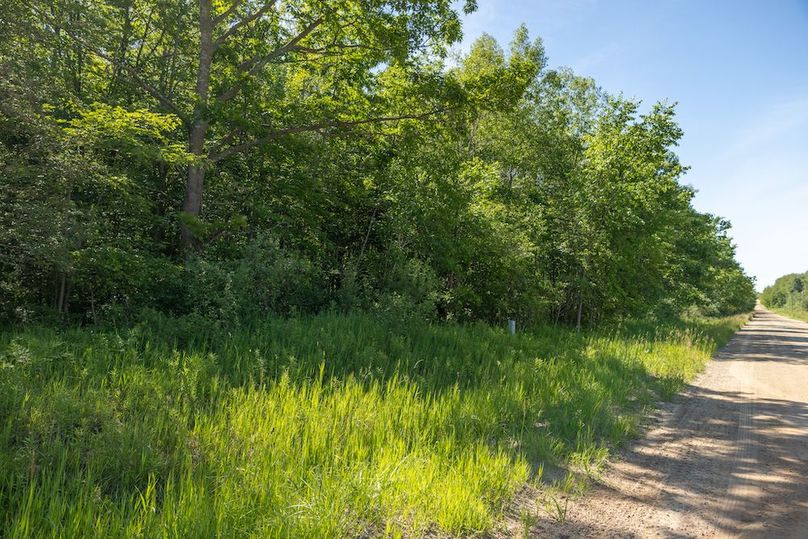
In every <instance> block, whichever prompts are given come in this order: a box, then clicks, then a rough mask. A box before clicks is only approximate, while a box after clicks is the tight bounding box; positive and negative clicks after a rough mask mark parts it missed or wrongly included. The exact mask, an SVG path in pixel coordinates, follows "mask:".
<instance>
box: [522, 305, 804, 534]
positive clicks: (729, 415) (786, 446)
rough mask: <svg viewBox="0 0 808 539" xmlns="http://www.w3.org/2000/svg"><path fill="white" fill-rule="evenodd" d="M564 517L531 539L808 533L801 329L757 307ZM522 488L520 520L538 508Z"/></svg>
mask: <svg viewBox="0 0 808 539" xmlns="http://www.w3.org/2000/svg"><path fill="white" fill-rule="evenodd" d="M657 421H658V423H657V424H656V426H655V427H653V428H651V429H650V430H649V432H648V433H647V434H646V436H645V437H644V438H643V439H642V440H641V441H638V442H637V443H634V444H632V445H631V447H629V448H627V449H626V450H625V451H623V453H622V454H621V455H620V456H619V458H618V459H616V460H615V461H614V462H612V463H611V464H610V465H609V467H608V468H607V470H606V471H605V472H604V474H603V475H602V477H601V479H600V481H599V482H598V483H597V484H595V485H594V486H593V487H592V488H591V489H590V490H589V491H588V492H587V494H586V495H585V496H584V497H582V498H581V499H579V500H577V501H575V500H574V501H570V502H569V505H568V507H567V511H566V517H565V518H564V520H563V522H558V519H556V520H554V519H553V518H551V516H550V515H549V514H548V513H546V512H545V513H544V515H543V518H541V520H540V521H539V522H538V523H535V524H534V525H533V526H532V527H531V528H530V529H529V535H530V536H532V537H621V538H622V537H794V538H808V324H806V323H803V322H797V321H794V320H790V319H788V318H784V317H782V316H778V315H776V314H774V313H771V312H769V311H767V310H765V309H763V308H762V307H758V308H757V309H756V311H755V316H754V318H753V319H752V320H751V321H750V322H749V323H748V324H747V325H746V326H745V327H744V328H743V329H741V330H740V331H739V332H738V333H737V334H736V335H735V337H734V338H733V339H732V340H731V341H730V342H729V343H728V344H727V346H726V347H724V349H722V350H721V351H720V352H719V353H718V354H717V356H716V357H715V358H714V359H713V361H711V362H710V364H709V365H708V367H707V369H706V370H705V372H704V373H703V374H702V375H701V376H699V377H698V378H697V379H696V381H695V382H693V383H692V384H691V385H690V386H688V388H687V390H686V391H685V392H684V393H683V394H682V395H680V396H679V397H678V398H677V399H676V400H675V401H674V402H673V403H670V404H668V405H665V406H664V408H663V410H662V411H661V413H660V415H659V417H658V418H657ZM538 494H539V493H532V494H531V493H525V495H524V496H523V497H522V498H521V499H520V501H519V504H517V507H516V508H515V509H514V511H513V514H512V515H511V516H510V517H509V521H508V523H507V526H508V528H507V529H508V532H507V535H513V536H516V535H521V534H522V533H524V532H525V530H524V524H523V521H522V520H520V518H519V517H518V515H519V514H520V513H521V512H524V511H526V510H527V511H537V512H538V514H540V516H541V511H542V510H541V507H540V506H538V507H537V504H536V501H535V498H536V496H537V495H538Z"/></svg>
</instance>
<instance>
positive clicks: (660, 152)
mask: <svg viewBox="0 0 808 539" xmlns="http://www.w3.org/2000/svg"><path fill="white" fill-rule="evenodd" d="M453 4H454V3H453V2H450V1H449V0H407V1H403V2H382V1H369V0H338V1H334V0H330V1H328V2H320V1H316V0H278V1H267V2H239V1H234V2H232V3H231V2H216V3H212V2H211V1H210V0H193V1H192V0H172V1H165V0H137V1H135V0H123V1H121V2H116V3H106V2H101V1H86V0H60V1H57V2H52V1H48V2H45V1H41V0H25V1H22V0H4V2H3V7H4V11H3V13H4V15H3V18H2V20H1V21H0V177H2V184H1V185H0V317H1V318H2V320H4V321H11V322H20V321H26V320H32V319H38V318H42V317H48V316H58V317H62V318H69V319H74V320H79V321H98V320H104V319H109V318H110V317H120V316H133V315H136V314H137V313H139V312H141V311H142V310H143V309H156V310H159V311H163V312H167V313H171V314H176V315H184V314H195V315H199V316H204V317H213V318H217V319H223V320H229V321H237V320H242V319H245V318H249V317H252V316H255V315H261V314H263V313H267V312H272V313H277V314H288V313H293V312H313V311H318V310H322V309H328V308H335V309H346V310H347V309H370V310H376V311H385V312H390V313H392V314H394V315H396V316H406V317H411V316H414V317H418V318H427V319H450V320H470V319H483V320H488V321H501V320H503V319H506V318H516V319H518V320H520V321H521V322H522V323H533V322H545V321H556V322H564V323H573V324H595V323H597V322H599V321H601V320H608V319H615V318H619V317H624V316H633V315H647V314H657V315H670V314H678V313H681V312H682V311H683V310H685V309H688V308H693V307H696V308H698V309H700V310H702V311H703V312H706V313H710V314H726V313H734V312H738V311H742V310H745V309H749V308H750V307H751V305H752V304H753V302H754V291H753V285H752V281H751V280H750V278H749V277H747V276H746V275H745V274H744V272H743V271H742V269H741V268H740V267H739V265H738V263H737V262H736V260H735V258H734V247H733V245H732V243H731V240H730V238H729V237H728V235H727V231H728V228H729V224H728V223H727V222H726V221H724V220H722V219H720V218H718V217H715V216H712V215H709V214H701V213H699V212H697V211H695V210H694V209H693V207H692V206H691V199H692V197H693V194H694V193H693V190H692V189H691V188H689V187H687V186H685V185H683V184H682V183H680V182H681V179H682V176H683V174H684V173H685V171H686V167H684V166H683V165H682V164H681V163H680V162H679V159H678V158H677V156H676V154H675V153H674V151H673V150H674V148H675V146H676V144H677V142H678V141H679V139H680V138H681V136H682V131H681V129H680V128H679V126H678V125H677V124H676V122H675V118H674V107H673V106H672V105H668V104H664V103H659V104H656V105H653V106H651V107H648V108H647V110H646V111H644V112H643V110H644V109H643V108H642V107H641V106H640V103H638V102H636V101H634V100H630V99H626V98H624V97H620V96H614V95H609V94H607V93H605V92H604V91H602V90H601V89H600V88H599V87H598V86H597V85H596V83H595V82H594V81H592V80H591V79H587V78H583V77H580V76H577V75H575V74H574V73H572V72H570V71H568V70H564V69H561V70H557V69H549V68H548V67H547V62H546V58H545V51H544V49H543V46H542V43H541V41H540V40H531V39H530V38H529V36H528V33H527V31H526V30H525V29H524V28H520V29H518V30H517V32H516V34H515V37H514V40H513V43H512V44H511V45H510V47H509V48H508V49H507V51H506V50H503V49H502V48H501V47H500V45H498V44H497V43H496V42H495V41H494V40H493V39H492V38H490V37H482V38H480V39H479V40H478V41H477V42H476V43H474V45H473V46H472V47H471V49H470V51H469V52H468V53H467V54H465V55H464V56H463V57H462V58H454V57H452V56H451V55H450V54H449V53H448V51H449V50H450V47H451V46H452V45H454V44H456V43H458V42H459V40H460V38H461V35H462V34H461V28H460V15H459V14H458V13H456V12H455V11H454V9H453ZM465 9H466V10H467V11H470V10H473V9H474V5H473V2H467V5H466V6H465Z"/></svg>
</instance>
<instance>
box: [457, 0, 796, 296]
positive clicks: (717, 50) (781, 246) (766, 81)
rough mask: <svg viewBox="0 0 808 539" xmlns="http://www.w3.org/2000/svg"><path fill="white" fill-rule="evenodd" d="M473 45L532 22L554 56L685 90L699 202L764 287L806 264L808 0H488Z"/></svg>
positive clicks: (662, 92) (470, 26)
mask: <svg viewBox="0 0 808 539" xmlns="http://www.w3.org/2000/svg"><path fill="white" fill-rule="evenodd" d="M478 4H479V9H478V10H477V12H475V13H473V14H472V15H470V16H467V17H466V19H465V23H464V33H465V40H464V48H465V47H467V46H468V44H469V43H470V42H471V41H473V40H474V39H475V38H476V37H478V36H479V35H480V34H482V33H488V34H491V35H492V36H494V37H495V38H497V40H499V41H500V43H502V44H503V45H507V43H509V42H510V40H511V37H512V35H513V31H514V29H515V28H516V27H517V26H518V25H519V24H521V23H523V22H524V23H525V24H526V25H527V27H528V29H529V30H530V33H531V35H532V36H539V37H541V38H542V39H543V40H544V45H545V48H546V51H547V56H548V58H549V64H550V66H551V67H555V66H567V67H570V68H572V69H573V70H574V71H575V72H577V73H579V74H581V75H586V76H591V77H593V78H594V79H595V80H596V81H597V82H598V84H599V85H600V86H601V87H603V88H604V89H605V90H606V91H608V92H610V93H615V94H616V93H619V92H622V93H623V94H624V95H625V96H626V97H633V98H637V99H641V100H643V102H644V103H646V104H650V103H652V102H654V101H658V100H667V101H676V102H678V103H679V105H678V109H677V110H678V118H679V123H680V124H681V126H682V128H683V129H684V132H685V136H684V139H683V140H682V143H681V146H680V147H679V149H678V153H679V155H680V156H681V158H682V162H683V163H684V164H686V165H689V166H690V167H692V168H691V170H690V172H689V173H688V174H687V176H686V177H685V180H684V181H685V183H688V184H690V185H692V186H693V187H695V188H696V189H697V191H698V194H697V195H696V199H695V201H694V204H695V206H696V208H698V209H699V210H700V211H708V212H710V213H715V214H718V215H721V216H723V217H726V218H728V219H730V221H732V225H733V230H732V236H733V238H734V239H735V242H736V244H737V247H738V258H739V260H740V261H741V263H742V264H743V266H744V268H745V269H746V271H747V272H748V273H749V274H751V275H754V276H756V277H757V279H758V288H762V287H764V286H766V285H768V284H771V283H772V282H773V281H774V279H775V278H777V277H778V276H780V275H782V274H784V273H791V272H797V271H799V272H803V271H808V239H806V238H807V237H808V0H756V1H752V0H740V1H729V0H701V1H697V0H656V1H647V0H646V1H631V0H478Z"/></svg>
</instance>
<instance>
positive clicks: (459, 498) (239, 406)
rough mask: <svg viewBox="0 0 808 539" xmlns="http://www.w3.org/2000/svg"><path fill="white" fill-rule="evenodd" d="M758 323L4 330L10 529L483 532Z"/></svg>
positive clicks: (0, 488)
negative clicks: (522, 494)
mask: <svg viewBox="0 0 808 539" xmlns="http://www.w3.org/2000/svg"><path fill="white" fill-rule="evenodd" d="M742 321H743V317H736V318H728V319H720V320H712V321H699V322H696V321H691V322H688V323H682V324H678V325H669V326H665V327H657V326H642V325H634V326H630V327H623V328H614V329H612V330H609V331H602V332H594V333H586V332H584V333H576V332H574V331H571V330H567V329H557V328H541V329H539V330H537V331H535V332H531V333H527V334H520V335H516V336H510V335H507V334H506V333H505V332H504V331H502V330H501V329H498V328H491V327H488V326H485V325H481V324H480V325H469V326H459V325H418V324H408V325H407V326H406V327H398V326H397V325H395V324H393V323H389V322H385V321H380V320H375V319H373V318H371V317H369V316H366V315H359V314H356V315H337V314H323V315H319V316H314V317H310V318H299V319H286V320H282V319H270V320H266V321H263V322H256V323H253V324H252V325H250V326H249V327H246V326H245V327H242V328H240V329H238V330H232V331H228V330H226V329H221V328H218V327H217V326H215V325H211V324H207V323H204V322H203V321H201V320H188V319H185V320H161V319H159V318H157V319H155V320H152V321H151V322H149V323H145V324H143V325H141V326H138V327H135V328H132V329H126V330H120V331H114V330H98V329H68V330H63V331H58V330H55V329H48V328H32V329H25V330H22V331H6V332H5V333H2V334H0V474H2V475H1V476H0V527H2V529H4V530H6V532H5V536H7V537H28V536H63V537H79V536H81V537H92V536H96V537H115V536H141V537H178V536H181V537H213V536H232V537H236V536H238V537H241V536H257V537H326V536H332V537H333V536H359V535H366V536H367V535H371V536H376V535H390V536H400V535H406V536H417V535H424V534H431V533H436V532H437V533H448V534H468V533H474V532H479V531H484V530H488V529H490V528H491V527H492V526H493V525H494V524H495V523H496V521H497V519H498V518H499V516H500V515H501V512H502V510H503V508H504V507H505V506H506V505H507V503H508V502H509V500H510V499H511V498H512V497H513V496H514V494H515V493H516V492H517V491H518V490H519V489H520V488H522V487H523V485H524V484H525V483H526V482H527V481H530V480H536V479H537V474H539V473H540V470H541V469H542V466H543V465H544V464H554V465H557V466H562V467H567V468H581V469H587V470H591V469H596V468H597V466H598V465H599V464H600V462H602V460H603V459H604V458H605V457H606V455H607V453H608V450H609V448H611V447H613V446H614V445H616V444H619V443H620V442H622V441H624V440H625V439H627V438H628V437H631V436H632V435H634V434H636V433H637V430H638V425H639V423H640V421H641V418H642V416H643V414H644V413H645V412H646V410H647V407H648V406H649V405H650V404H652V403H653V402H654V401H655V399H656V398H658V397H659V396H663V397H668V396H670V395H671V394H672V393H674V392H675V391H677V390H678V389H679V388H680V387H681V386H682V384H683V383H685V381H686V380H688V379H690V378H691V377H692V376H693V375H694V374H695V373H697V372H698V371H699V370H700V369H702V368H703V366H704V364H705V362H706V361H707V360H708V359H709V357H710V356H711V354H712V353H713V351H714V350H715V348H716V346H718V345H720V344H721V343H723V342H725V341H726V340H728V338H729V336H730V335H731V334H732V333H733V332H734V330H735V329H737V327H739V326H740V324H741V323H742Z"/></svg>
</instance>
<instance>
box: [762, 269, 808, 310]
mask: <svg viewBox="0 0 808 539" xmlns="http://www.w3.org/2000/svg"><path fill="white" fill-rule="evenodd" d="M806 284H808V272H806V273H790V274H788V275H783V276H782V277H780V278H778V279H777V280H776V281H774V284H772V285H771V286H767V287H766V288H765V289H764V290H763V293H762V294H761V295H760V301H761V302H762V303H763V304H764V305H765V306H766V307H769V308H772V309H787V310H790V311H808V297H806V293H805V286H806Z"/></svg>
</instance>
